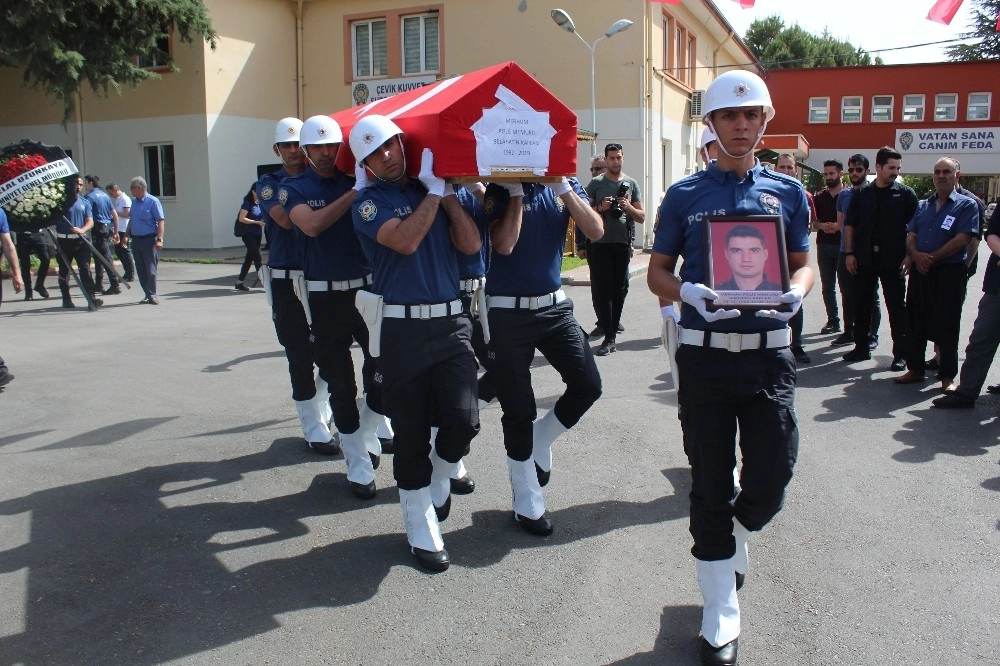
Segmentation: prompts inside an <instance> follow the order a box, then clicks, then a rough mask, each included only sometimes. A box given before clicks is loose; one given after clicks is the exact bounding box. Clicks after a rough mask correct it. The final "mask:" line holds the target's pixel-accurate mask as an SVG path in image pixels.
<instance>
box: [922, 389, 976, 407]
mask: <svg viewBox="0 0 1000 666" xmlns="http://www.w3.org/2000/svg"><path fill="white" fill-rule="evenodd" d="M931 404H932V405H934V406H935V407H939V408H941V409H956V408H960V409H969V408H972V407H975V406H976V399H975V398H970V397H968V396H964V395H962V394H961V393H957V392H952V393H946V394H944V395H943V396H941V397H940V398H934V399H933V400H931Z"/></svg>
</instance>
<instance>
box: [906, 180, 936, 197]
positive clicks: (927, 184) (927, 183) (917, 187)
mask: <svg viewBox="0 0 1000 666" xmlns="http://www.w3.org/2000/svg"><path fill="white" fill-rule="evenodd" d="M903 182H904V183H905V184H907V185H909V186H910V187H912V188H913V191H914V192H916V193H917V198H918V199H926V198H927V197H929V196H930V195H931V193H932V192H934V179H933V178H931V177H930V176H911V175H906V176H903Z"/></svg>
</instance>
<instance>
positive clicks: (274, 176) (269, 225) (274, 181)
mask: <svg viewBox="0 0 1000 666" xmlns="http://www.w3.org/2000/svg"><path fill="white" fill-rule="evenodd" d="M288 177H289V176H288V172H287V171H285V170H284V169H280V170H278V171H275V172H274V173H265V174H264V175H263V176H261V177H260V180H258V181H257V186H256V189H257V201H259V202H260V208H261V210H262V211H263V212H264V218H263V219H264V231H265V232H267V265H268V266H271V267H272V268H292V269H301V268H302V247H301V245H300V244H299V241H298V239H297V238H296V236H295V231H294V230H293V229H285V228H283V227H281V226H280V225H278V223H277V222H275V221H274V219H273V218H272V217H271V209H272V208H274V207H275V206H277V205H279V204H278V190H279V189H280V188H281V181H283V180H285V179H286V178H288Z"/></svg>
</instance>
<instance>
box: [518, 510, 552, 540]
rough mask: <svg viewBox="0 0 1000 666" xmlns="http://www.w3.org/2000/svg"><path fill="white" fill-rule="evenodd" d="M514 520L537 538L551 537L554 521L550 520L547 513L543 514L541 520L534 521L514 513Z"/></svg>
mask: <svg viewBox="0 0 1000 666" xmlns="http://www.w3.org/2000/svg"><path fill="white" fill-rule="evenodd" d="M514 520H515V521H516V522H517V524H518V525H520V526H521V529H523V530H524V531H525V532H527V533H528V534H534V535H535V536H549V535H550V534H552V521H551V520H549V515H548V514H547V513H543V514H542V516H541V517H540V518H537V519H535V520H532V519H531V518H526V517H524V516H522V515H521V514H519V513H517V512H514Z"/></svg>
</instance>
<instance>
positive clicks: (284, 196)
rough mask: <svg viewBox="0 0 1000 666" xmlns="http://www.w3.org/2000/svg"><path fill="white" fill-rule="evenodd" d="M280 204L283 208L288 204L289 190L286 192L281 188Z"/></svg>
mask: <svg viewBox="0 0 1000 666" xmlns="http://www.w3.org/2000/svg"><path fill="white" fill-rule="evenodd" d="M278 203H280V204H281V205H282V206H284V205H285V204H286V203H288V190H286V189H285V188H281V189H280V190H278Z"/></svg>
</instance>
